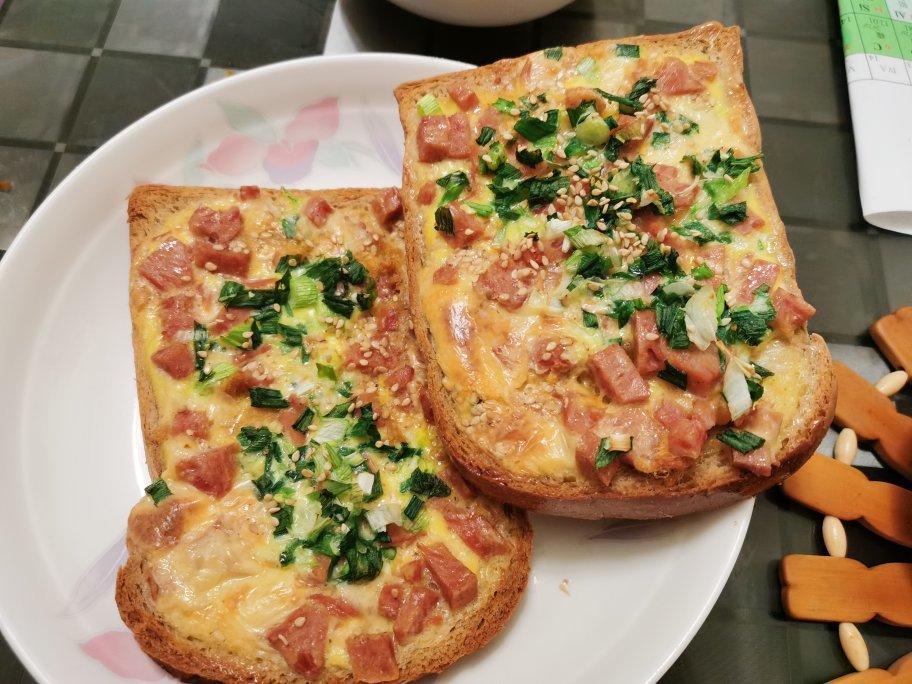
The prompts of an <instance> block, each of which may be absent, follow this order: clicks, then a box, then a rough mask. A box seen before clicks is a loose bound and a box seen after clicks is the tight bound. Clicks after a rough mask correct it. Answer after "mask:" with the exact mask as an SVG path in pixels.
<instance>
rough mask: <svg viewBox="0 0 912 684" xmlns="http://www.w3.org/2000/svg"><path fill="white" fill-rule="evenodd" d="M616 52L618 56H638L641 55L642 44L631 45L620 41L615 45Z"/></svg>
mask: <svg viewBox="0 0 912 684" xmlns="http://www.w3.org/2000/svg"><path fill="white" fill-rule="evenodd" d="M614 54H616V55H617V56H618V57H631V58H634V59H636V58H638V57H639V56H640V46H639V45H630V44H627V43H618V44H617V45H615V46H614Z"/></svg>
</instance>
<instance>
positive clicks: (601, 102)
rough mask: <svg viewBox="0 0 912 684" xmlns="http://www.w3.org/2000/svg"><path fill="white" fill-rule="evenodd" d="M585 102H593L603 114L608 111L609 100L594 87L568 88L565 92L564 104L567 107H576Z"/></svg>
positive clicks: (596, 108)
mask: <svg viewBox="0 0 912 684" xmlns="http://www.w3.org/2000/svg"><path fill="white" fill-rule="evenodd" d="M583 102H592V103H593V104H594V105H595V110H596V111H597V112H598V113H599V114H601V115H602V116H604V115H605V114H606V113H607V112H608V102H607V101H606V100H605V98H604V97H602V96H601V95H599V94H598V93H597V92H596V91H594V90H593V89H592V88H581V87H574V88H567V90H566V92H565V93H564V106H565V107H566V108H567V109H576V108H577V107H579V106H580V105H581V104H583Z"/></svg>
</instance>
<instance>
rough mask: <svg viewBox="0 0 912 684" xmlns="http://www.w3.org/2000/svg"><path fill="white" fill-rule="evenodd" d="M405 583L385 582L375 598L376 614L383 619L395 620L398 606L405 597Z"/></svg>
mask: <svg viewBox="0 0 912 684" xmlns="http://www.w3.org/2000/svg"><path fill="white" fill-rule="evenodd" d="M405 587H406V585H405V582H387V583H386V584H384V585H383V587H382V588H381V589H380V594H379V595H378V596H377V612H378V613H379V614H380V615H382V616H383V617H385V618H388V619H390V620H395V619H396V616H397V615H399V605H400V604H401V603H402V599H403V598H404V597H405Z"/></svg>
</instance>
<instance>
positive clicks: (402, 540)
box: [386, 523, 422, 548]
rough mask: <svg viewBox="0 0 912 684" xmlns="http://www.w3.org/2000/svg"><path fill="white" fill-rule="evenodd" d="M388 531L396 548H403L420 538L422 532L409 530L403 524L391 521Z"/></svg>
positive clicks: (391, 542) (387, 527)
mask: <svg viewBox="0 0 912 684" xmlns="http://www.w3.org/2000/svg"><path fill="white" fill-rule="evenodd" d="M386 533H387V534H388V535H389V538H390V544H392V545H393V546H395V547H396V548H401V547H403V546H406V545H408V544H411V543H412V542H413V541H415V540H416V539H418V538H419V537H420V536H421V534H422V533H420V532H419V533H416V532H409V531H408V530H407V529H405V528H404V527H402V525H397V524H396V523H390V524H389V525H387V526H386Z"/></svg>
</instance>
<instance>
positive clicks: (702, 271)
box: [690, 264, 715, 280]
mask: <svg viewBox="0 0 912 684" xmlns="http://www.w3.org/2000/svg"><path fill="white" fill-rule="evenodd" d="M690 275H691V276H693V278H694V280H709V279H710V278H712V277H713V276H714V275H715V274H714V273H713V271H712V269H711V268H710V267H709V266H707V265H706V264H700V265H699V266H697V267H696V268H695V269H694V270H692V271H691V272H690Z"/></svg>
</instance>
